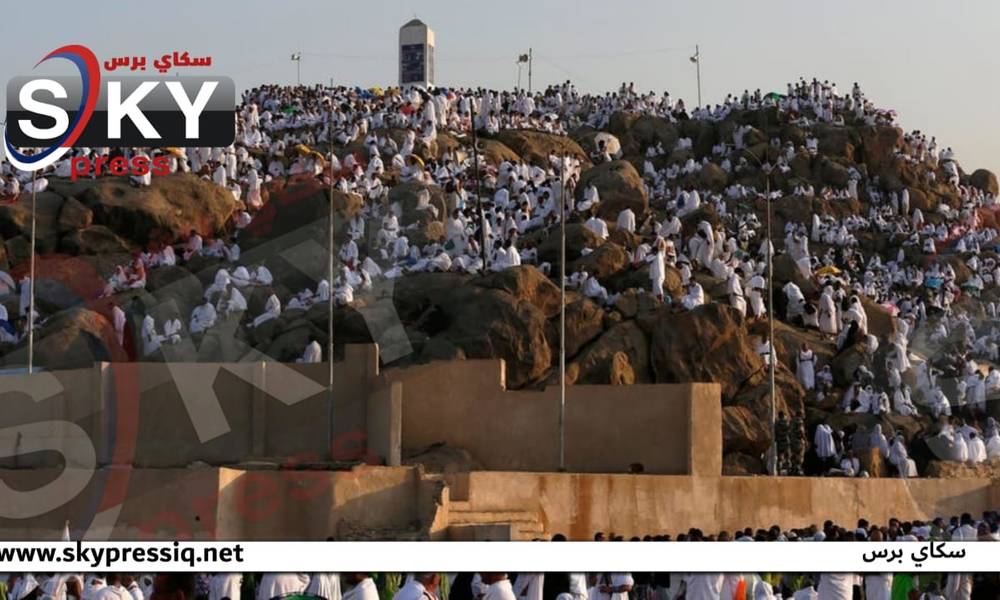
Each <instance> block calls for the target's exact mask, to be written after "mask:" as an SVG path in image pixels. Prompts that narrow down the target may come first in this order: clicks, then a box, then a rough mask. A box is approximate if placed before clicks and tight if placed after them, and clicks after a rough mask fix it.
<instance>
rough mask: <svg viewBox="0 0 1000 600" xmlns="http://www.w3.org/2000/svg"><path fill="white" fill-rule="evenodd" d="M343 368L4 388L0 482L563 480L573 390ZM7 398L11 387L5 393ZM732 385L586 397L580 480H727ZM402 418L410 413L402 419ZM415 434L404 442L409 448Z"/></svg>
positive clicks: (573, 457) (226, 370)
mask: <svg viewBox="0 0 1000 600" xmlns="http://www.w3.org/2000/svg"><path fill="white" fill-rule="evenodd" d="M328 368H329V367H328V365H326V364H313V365H296V364H281V363H275V362H246V363H232V364H229V363H226V364H220V363H155V362H149V363H115V364H107V363H104V364H98V365H95V366H94V367H93V368H92V369H78V370H73V371H61V372H55V373H41V374H35V375H13V376H5V377H3V378H0V392H5V393H0V398H2V399H3V401H4V403H5V408H9V410H5V411H3V414H2V415H0V467H35V468H45V467H60V466H62V465H63V464H68V465H70V466H78V467H82V468H90V467H93V466H95V465H110V464H115V465H133V466H136V467H161V468H175V467H185V466H187V465H190V464H192V463H196V462H201V463H207V464H209V465H217V466H224V465H239V464H241V463H245V462H247V461H259V460H270V461H277V462H286V461H292V462H296V463H303V462H319V461H331V460H332V461H338V462H339V461H363V462H366V463H369V464H388V465H393V464H399V462H400V461H399V456H400V452H401V449H403V448H405V449H410V450H419V449H421V448H424V447H426V446H429V445H431V444H436V443H439V442H444V443H447V444H449V445H451V446H455V447H460V448H464V449H466V450H468V451H469V452H470V453H471V454H472V455H473V456H474V457H475V458H477V459H478V460H479V461H481V462H482V463H483V465H484V466H485V467H486V468H487V469H491V470H522V471H551V470H556V469H558V467H559V418H560V407H559V390H558V388H554V387H550V388H547V389H545V390H543V391H507V390H505V386H504V367H503V361H499V360H470V361H454V362H437V363H432V364H429V365H421V366H416V367H411V368H405V369H393V370H390V371H387V372H385V373H380V372H379V358H378V349H377V347H376V346H374V345H356V346H348V347H347V349H346V354H345V359H344V360H343V361H341V362H338V363H334V381H335V386H334V391H333V394H332V396H331V394H330V392H329V391H328V390H327V386H326V383H327V380H328V377H329V371H328ZM4 386H5V387H4ZM718 394H719V392H718V386H716V385H712V384H689V385H641V386H628V387H613V386H571V387H570V388H569V389H568V393H567V404H566V467H567V469H569V470H571V471H577V472H612V473H613V472H626V471H628V470H629V466H630V465H632V464H634V463H640V464H642V466H643V468H644V469H645V472H647V473H662V474H685V473H700V474H708V475H717V474H719V473H720V472H721V460H722V459H721V425H720V423H721V420H720V419H721V418H720V408H719V400H718ZM400 411H401V413H402V414H400ZM400 429H401V430H402V432H401V433H400Z"/></svg>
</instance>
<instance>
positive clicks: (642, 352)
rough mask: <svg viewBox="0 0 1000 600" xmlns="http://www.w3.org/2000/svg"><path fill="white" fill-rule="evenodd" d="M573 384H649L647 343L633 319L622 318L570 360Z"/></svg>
mask: <svg viewBox="0 0 1000 600" xmlns="http://www.w3.org/2000/svg"><path fill="white" fill-rule="evenodd" d="M573 365H575V369H576V370H577V371H578V375H577V377H576V381H575V383H591V384H614V385H629V384H632V383H649V382H650V380H651V378H650V376H649V342H647V341H646V335H645V334H644V333H643V332H642V330H641V329H639V326H638V325H636V324H635V322H634V321H623V322H621V323H618V324H616V325H615V326H613V327H611V328H610V329H608V330H607V331H605V332H604V333H603V334H602V335H601V336H600V337H598V338H597V339H596V340H594V341H593V342H592V343H590V344H589V345H587V346H586V347H585V348H584V349H583V350H581V351H580V354H579V355H577V356H576V358H575V359H574V360H573Z"/></svg>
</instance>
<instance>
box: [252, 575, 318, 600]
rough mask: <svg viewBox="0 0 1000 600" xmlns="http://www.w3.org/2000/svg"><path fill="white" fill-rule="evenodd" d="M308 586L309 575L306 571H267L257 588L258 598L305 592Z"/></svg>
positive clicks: (260, 599)
mask: <svg viewBox="0 0 1000 600" xmlns="http://www.w3.org/2000/svg"><path fill="white" fill-rule="evenodd" d="M307 587H309V576H308V575H306V574H305V573H265V574H264V577H263V578H261V580H260V587H258V588H257V600H271V599H272V598H281V597H283V596H291V595H292V594H303V593H305V591H306V588H307Z"/></svg>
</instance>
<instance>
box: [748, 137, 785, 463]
mask: <svg viewBox="0 0 1000 600" xmlns="http://www.w3.org/2000/svg"><path fill="white" fill-rule="evenodd" d="M743 154H745V155H746V156H749V157H750V158H752V159H753V160H754V162H756V163H757V167H758V168H759V169H760V170H761V171H763V173H764V208H765V211H766V229H767V234H766V235H767V240H766V241H767V246H766V248H767V329H768V334H767V345H768V367H769V369H768V371H769V373H768V379H769V384H770V388H771V391H770V397H771V403H770V404H771V448H770V452H769V455H768V459H767V462H768V464H767V471H768V473H770V474H771V475H777V474H778V469H777V466H778V446H777V439H776V435H775V434H776V423H777V408H778V397H777V390H778V387H777V384H776V381H775V380H776V376H775V372H776V370H777V368H778V361H777V360H776V355H775V347H774V245H773V243H772V242H771V239H772V236H771V169H770V168H765V167H764V163H762V162H761V160H760V159H759V158H757V156H756V155H754V154H753V153H752V152H750V151H749V150H747V149H746V148H744V149H743ZM765 158H766V157H765Z"/></svg>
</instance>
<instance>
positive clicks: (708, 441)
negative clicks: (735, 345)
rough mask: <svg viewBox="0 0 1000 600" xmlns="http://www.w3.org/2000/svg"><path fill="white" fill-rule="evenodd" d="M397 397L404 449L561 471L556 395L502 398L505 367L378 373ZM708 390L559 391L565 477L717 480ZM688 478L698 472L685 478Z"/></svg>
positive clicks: (715, 392) (716, 418)
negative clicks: (634, 473)
mask: <svg viewBox="0 0 1000 600" xmlns="http://www.w3.org/2000/svg"><path fill="white" fill-rule="evenodd" d="M383 377H384V378H385V379H387V380H390V381H395V382H399V383H401V384H402V388H403V404H402V407H403V420H402V436H403V439H402V444H403V448H404V450H419V449H421V448H424V447H427V446H430V445H431V444H436V443H440V442H444V443H446V444H448V445H450V446H455V447H459V448H464V449H466V450H468V451H469V452H470V454H472V456H473V457H474V458H476V459H477V460H479V461H480V462H481V463H482V464H483V466H484V467H485V468H486V469H488V470H518V471H555V470H557V469H558V467H559V408H560V407H559V404H560V398H559V388H557V387H549V388H546V389H545V390H542V391H508V390H505V389H504V387H503V362H502V361H496V360H467V361H463V362H462V363H458V364H456V363H446V362H440V363H431V364H429V365H420V366H415V367H410V368H405V369H393V370H390V371H386V372H385V373H384V374H383ZM721 449H722V433H721V408H720V404H719V387H718V386H717V385H715V384H682V385H638V386H627V387H618V386H596V385H595V386H587V385H578V386H570V387H569V388H567V394H566V468H567V470H569V471H574V472H608V473H615V472H618V473H621V472H625V471H627V470H628V468H629V465H631V464H633V463H641V464H642V465H643V467H644V469H645V472H647V473H661V474H684V473H693V472H698V473H702V474H711V475H718V474H720V473H721V469H722V462H721V461H722V455H721ZM692 469H695V470H697V471H693V470H692Z"/></svg>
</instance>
